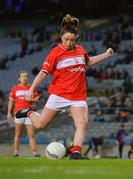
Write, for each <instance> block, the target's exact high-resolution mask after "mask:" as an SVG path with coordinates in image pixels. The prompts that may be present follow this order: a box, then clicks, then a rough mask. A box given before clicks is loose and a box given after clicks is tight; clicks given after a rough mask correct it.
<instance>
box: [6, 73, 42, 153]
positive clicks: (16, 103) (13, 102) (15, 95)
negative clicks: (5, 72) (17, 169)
mask: <svg viewBox="0 0 133 180" xmlns="http://www.w3.org/2000/svg"><path fill="white" fill-rule="evenodd" d="M18 80H19V83H18V84H16V85H14V86H13V88H12V89H11V92H10V96H9V103H8V113H7V118H8V119H11V118H12V116H13V114H14V113H15V112H17V111H19V110H20V109H22V108H27V107H30V106H31V105H32V104H33V102H37V101H38V99H39V95H38V93H37V91H36V90H35V89H34V91H33V96H32V98H31V99H30V101H27V100H26V95H27V94H28V91H29V89H30V87H31V86H30V85H29V83H28V73H27V72H26V71H21V72H20V73H19V76H18ZM24 126H26V130H27V134H28V137H29V142H30V146H31V151H32V154H33V156H38V155H39V154H38V153H37V147H36V140H35V132H34V126H33V124H32V121H31V119H30V118H29V117H26V118H25V117H24V118H21V119H17V118H16V117H15V136H14V156H19V139H20V137H21V135H22V132H23V127H24Z"/></svg>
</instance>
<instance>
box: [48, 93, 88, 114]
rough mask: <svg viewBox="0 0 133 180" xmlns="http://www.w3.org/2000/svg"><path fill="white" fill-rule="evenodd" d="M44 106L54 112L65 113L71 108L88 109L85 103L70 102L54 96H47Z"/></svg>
mask: <svg viewBox="0 0 133 180" xmlns="http://www.w3.org/2000/svg"><path fill="white" fill-rule="evenodd" d="M45 106H46V107H47V108H49V109H52V110H55V111H67V110H68V109H69V108H70V107H71V106H72V107H88V106H87V102H86V101H71V100H68V99H65V98H62V97H60V96H57V95H54V94H51V95H50V96H49V98H48V100H47V102H46V104H45Z"/></svg>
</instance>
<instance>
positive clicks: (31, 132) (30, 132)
mask: <svg viewBox="0 0 133 180" xmlns="http://www.w3.org/2000/svg"><path fill="white" fill-rule="evenodd" d="M26 130H27V135H28V137H29V143H30V146H31V151H32V154H33V156H39V154H38V153H37V146H36V140H35V128H34V127H33V125H26Z"/></svg>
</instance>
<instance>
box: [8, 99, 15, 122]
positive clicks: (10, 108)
mask: <svg viewBox="0 0 133 180" xmlns="http://www.w3.org/2000/svg"><path fill="white" fill-rule="evenodd" d="M14 103H15V101H14V100H13V99H9V102H8V111H7V119H11V118H12V116H13V113H12V112H13V107H14Z"/></svg>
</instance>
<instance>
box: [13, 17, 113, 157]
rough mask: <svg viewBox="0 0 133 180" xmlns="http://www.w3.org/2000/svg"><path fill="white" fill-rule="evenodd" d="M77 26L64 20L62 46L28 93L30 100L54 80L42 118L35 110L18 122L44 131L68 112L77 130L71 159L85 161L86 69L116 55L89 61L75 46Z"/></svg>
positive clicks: (54, 51) (22, 114)
mask: <svg viewBox="0 0 133 180" xmlns="http://www.w3.org/2000/svg"><path fill="white" fill-rule="evenodd" d="M78 26H79V20H78V19H77V18H75V17H72V16H70V15H66V16H65V17H64V18H63V20H62V23H61V30H60V38H61V43H60V44H58V45H57V46H56V47H54V48H53V49H52V50H51V52H50V53H49V54H48V56H47V57H46V59H45V61H44V64H43V66H42V69H41V71H40V72H39V74H38V75H37V76H36V78H35V79H34V81H33V84H32V86H31V88H30V90H29V93H28V95H27V99H28V100H30V98H32V96H33V91H34V89H35V88H36V87H38V85H39V84H40V83H41V82H42V81H43V80H44V79H45V78H46V76H47V75H48V74H51V75H52V76H53V80H52V82H51V84H50V87H49V90H48V93H49V94H50V95H49V98H48V101H47V103H46V104H45V106H44V109H43V110H42V112H41V114H38V113H37V112H35V109H34V107H30V108H27V109H23V110H20V111H18V112H17V113H16V117H18V118H20V117H27V116H28V117H30V118H31V119H32V121H33V124H34V126H35V127H36V128H44V127H46V126H47V125H48V124H49V123H50V122H51V121H52V119H53V118H54V117H55V116H56V115H57V114H58V112H59V111H61V110H62V109H63V108H65V109H67V108H69V110H70V113H71V115H72V118H73V120H74V124H75V128H76V130H75V134H74V145H73V147H72V148H71V156H70V159H83V158H84V157H83V156H82V155H81V147H82V145H83V142H84V138H85V134H86V131H87V127H88V107H87V103H86V75H85V67H86V66H89V65H93V64H96V63H99V62H101V61H102V60H104V59H106V58H108V57H110V56H112V54H113V49H111V48H109V49H107V50H106V52H104V53H102V54H100V55H97V56H93V57H89V56H88V54H87V52H86V50H85V49H84V48H83V47H82V46H80V45H76V44H75V42H76V39H77V38H78Z"/></svg>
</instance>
